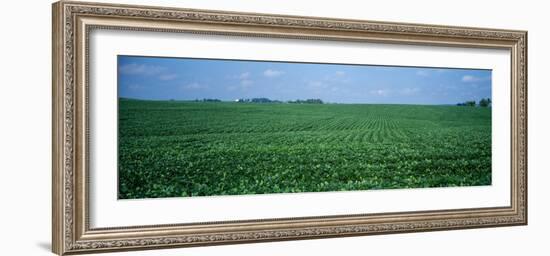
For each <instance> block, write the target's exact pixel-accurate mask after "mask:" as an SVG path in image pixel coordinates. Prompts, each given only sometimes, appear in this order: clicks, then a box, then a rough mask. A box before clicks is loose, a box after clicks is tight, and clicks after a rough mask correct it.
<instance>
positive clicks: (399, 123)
mask: <svg viewBox="0 0 550 256" xmlns="http://www.w3.org/2000/svg"><path fill="white" fill-rule="evenodd" d="M526 58H527V32H526V31H513V30H502V29H486V28H465V27H450V26H436V25H425V24H406V23H389V22H378V21H377V22H375V21H362V20H346V19H328V18H319V17H298V16H282V15H273V14H256V13H236V12H220V11H210V10H192V9H177V8H164V7H145V6H130V5H112V4H97V3H84V2H69V1H61V2H57V3H55V4H54V5H53V185H52V188H53V221H52V222H53V242H52V244H53V251H54V252H55V253H57V254H60V255H63V254H76V253H87V252H107V251H117V250H137V249H153V248H167V247H184V246H203V245H218V244H229V243H246V242H262V241H280V240H292V239H313V238H327V237H339V236H356V235H374V234H388V233H399V232H418V231H436V230H451V229H465V228H482V227H496V226H510V225H526V224H527V60H526Z"/></svg>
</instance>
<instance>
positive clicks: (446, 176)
mask: <svg viewBox="0 0 550 256" xmlns="http://www.w3.org/2000/svg"><path fill="white" fill-rule="evenodd" d="M117 74H118V198H119V199H144V198H167V197H197V196H222V195H251V194H273V193H304V192H334V191H360V190H374V189H378V190H379V189H415V188H435V187H439V188H441V187H465V186H483V185H491V109H492V101H491V93H492V83H491V70H481V69H457V68H437V67H401V66H376V65H351V64H340V63H302V62H275V61H252V60H222V59H196V58H167V57H146V56H124V55H120V56H118V65H117Z"/></svg>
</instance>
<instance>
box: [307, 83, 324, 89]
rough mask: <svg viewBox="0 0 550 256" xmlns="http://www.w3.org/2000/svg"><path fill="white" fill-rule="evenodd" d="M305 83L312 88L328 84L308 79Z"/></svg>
mask: <svg viewBox="0 0 550 256" xmlns="http://www.w3.org/2000/svg"><path fill="white" fill-rule="evenodd" d="M307 85H308V87H310V88H314V89H323V88H327V87H328V84H326V83H324V82H322V81H309V82H307Z"/></svg>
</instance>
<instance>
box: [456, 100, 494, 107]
mask: <svg viewBox="0 0 550 256" xmlns="http://www.w3.org/2000/svg"><path fill="white" fill-rule="evenodd" d="M456 105H457V106H466V107H475V106H480V107H484V108H485V107H490V106H491V99H489V98H487V99H481V100H480V101H479V103H478V104H476V101H475V100H471V101H465V102H461V103H457V104H456Z"/></svg>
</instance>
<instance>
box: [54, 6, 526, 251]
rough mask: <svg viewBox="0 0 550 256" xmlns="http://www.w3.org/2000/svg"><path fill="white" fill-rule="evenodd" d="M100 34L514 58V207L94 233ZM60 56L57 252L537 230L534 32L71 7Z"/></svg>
mask: <svg viewBox="0 0 550 256" xmlns="http://www.w3.org/2000/svg"><path fill="white" fill-rule="evenodd" d="M94 29H114V30H136V31H157V32H185V33H201V34H221V35H238V36H250V37H267V38H295V39H307V40H340V41H356V42H378V43H395V44H416V45H430V46H459V47H474V48H494V49H508V50H510V52H511V63H512V65H511V67H510V68H511V77H510V79H511V88H510V90H511V95H512V96H511V99H510V100H511V120H512V121H511V124H510V125H511V135H510V139H511V152H510V154H511V163H510V164H511V165H510V166H511V174H510V175H511V181H512V182H511V184H510V186H511V194H510V198H511V205H510V206H509V207H492V208H476V209H456V210H436V211H423V212H394V213H378V214H357V215H341V216H311V217H309V216H307V217H303V218H284V219H263V220H246V221H227V222H212V223H187V224H185V223H183V224H177V223H174V224H170V225H157V226H140V227H115V228H108V229H93V228H90V225H89V221H88V219H89V207H88V203H89V200H88V196H89V194H88V188H87V186H88V182H89V180H88V162H89V161H88V154H89V153H88V137H89V136H88V129H89V125H88V123H89V121H88V111H89V109H88V65H89V63H88V62H89V59H88V45H89V44H88V39H89V33H90V31H92V30H94ZM159 36H162V34H160V33H159ZM52 47H53V63H52V72H53V81H52V83H53V87H52V95H53V106H52V111H53V120H52V125H53V136H52V137H53V145H52V150H53V159H52V170H53V175H52V179H53V180H52V190H53V191H52V197H53V207H52V211H53V212H52V216H53V219H52V225H53V228H52V231H53V232H52V233H53V234H52V240H53V241H52V250H53V251H54V252H55V253H57V254H59V255H64V254H76V253H87V252H106V251H119V250H135V249H152V248H167V247H184V246H204V245H218V244H230V243H250V242H263V241H280V240H296V239H312V238H326V237H341V236H357V235H374V234H388V233H400V232H418V231H435V230H452V229H465V228H481V227H496V226H511V225H526V224H527V32H526V31H513V30H500V29H485V28H465V27H450V26H436V25H425V24H405V23H389V22H377V21H362V20H345V19H328V18H318V17H299V16H281V15H272V14H257V13H238V12H219V11H209V10H192V9H179V8H163V7H150V6H130V5H113V4H97V3H83V2H70V1H61V2H57V3H54V4H53V44H52Z"/></svg>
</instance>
